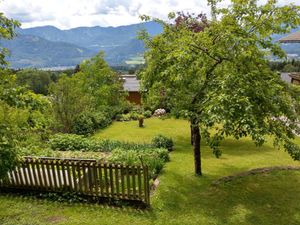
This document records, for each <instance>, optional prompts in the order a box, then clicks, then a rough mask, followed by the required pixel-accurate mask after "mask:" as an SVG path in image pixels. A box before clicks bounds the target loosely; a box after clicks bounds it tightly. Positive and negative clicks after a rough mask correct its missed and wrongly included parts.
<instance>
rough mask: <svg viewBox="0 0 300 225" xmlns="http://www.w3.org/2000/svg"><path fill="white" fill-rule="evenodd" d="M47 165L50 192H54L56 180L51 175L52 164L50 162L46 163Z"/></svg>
mask: <svg viewBox="0 0 300 225" xmlns="http://www.w3.org/2000/svg"><path fill="white" fill-rule="evenodd" d="M44 163H46V172H47V178H48V190H54V189H55V188H54V180H53V177H52V174H51V162H49V161H48V160H47V161H45V162H44Z"/></svg>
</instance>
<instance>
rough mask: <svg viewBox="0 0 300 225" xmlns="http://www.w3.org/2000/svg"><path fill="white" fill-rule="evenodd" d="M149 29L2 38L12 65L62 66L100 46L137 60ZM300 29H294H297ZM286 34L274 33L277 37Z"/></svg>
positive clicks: (26, 32)
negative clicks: (141, 36) (143, 35)
mask: <svg viewBox="0 0 300 225" xmlns="http://www.w3.org/2000/svg"><path fill="white" fill-rule="evenodd" d="M141 29H146V30H147V31H148V32H149V33H150V34H151V35H156V34H159V33H161V32H162V30H163V29H162V27H161V25H160V24H157V23H155V22H147V23H140V24H133V25H128V26H120V27H99V26H96V27H78V28H73V29H69V30H60V29H58V28H56V27H53V26H43V27H33V28H28V29H18V30H17V34H18V37H17V38H15V39H14V40H12V41H3V40H2V41H0V44H1V45H3V46H4V47H6V48H8V49H9V50H10V52H11V56H10V57H9V58H8V60H9V61H10V63H11V65H12V67H14V68H23V67H39V68H40V67H63V66H75V65H76V64H78V63H80V62H81V61H82V60H83V59H86V58H90V57H92V56H93V55H95V54H97V52H99V51H100V50H102V51H104V52H105V58H106V60H107V61H108V63H109V64H110V65H112V66H119V65H126V62H128V60H131V62H132V61H133V62H134V61H136V60H135V59H136V58H139V60H137V61H140V58H141V55H142V54H143V52H144V51H145V47H144V44H143V43H142V42H141V41H139V40H137V39H136V36H137V33H138V31H140V30H141ZM297 30H300V27H299V28H298V29H294V30H292V32H295V31H297ZM283 36H285V35H274V36H273V39H274V41H278V40H279V39H280V38H281V37H283ZM282 47H283V48H284V49H285V50H286V52H287V53H288V54H293V56H294V57H300V44H298V45H297V44H283V45H282ZM132 59H134V60H132Z"/></svg>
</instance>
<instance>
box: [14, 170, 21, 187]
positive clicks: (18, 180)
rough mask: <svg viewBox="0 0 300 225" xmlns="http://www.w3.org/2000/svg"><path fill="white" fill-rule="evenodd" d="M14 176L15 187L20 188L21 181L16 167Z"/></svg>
mask: <svg viewBox="0 0 300 225" xmlns="http://www.w3.org/2000/svg"><path fill="white" fill-rule="evenodd" d="M14 175H15V178H16V184H17V186H18V187H21V186H22V184H21V181H20V174H19V168H18V167H16V168H15V169H14Z"/></svg>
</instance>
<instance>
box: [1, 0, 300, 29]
mask: <svg viewBox="0 0 300 225" xmlns="http://www.w3.org/2000/svg"><path fill="white" fill-rule="evenodd" d="M263 1H266V0H261V2H263ZM228 2H229V0H225V1H224V3H223V4H222V5H227V4H228ZM279 3H280V4H287V3H296V4H297V3H298V4H300V1H299V0H279ZM0 11H1V12H4V13H5V15H6V16H8V17H10V18H14V19H17V20H19V21H20V22H22V27H23V28H25V27H32V26H43V25H53V26H56V27H59V28H62V29H68V28H72V27H78V26H119V25H127V24H132V23H139V22H141V21H140V19H139V15H143V14H146V15H150V16H153V17H158V18H161V19H165V18H166V15H167V14H168V13H169V12H172V11H175V12H177V11H190V12H197V13H199V12H206V13H208V12H209V8H208V6H207V1H206V0H184V1H183V0H3V1H2V2H1V3H0Z"/></svg>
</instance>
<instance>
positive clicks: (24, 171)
mask: <svg viewBox="0 0 300 225" xmlns="http://www.w3.org/2000/svg"><path fill="white" fill-rule="evenodd" d="M22 177H23V180H24V187H27V186H29V176H28V175H27V164H26V162H25V161H24V162H22Z"/></svg>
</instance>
